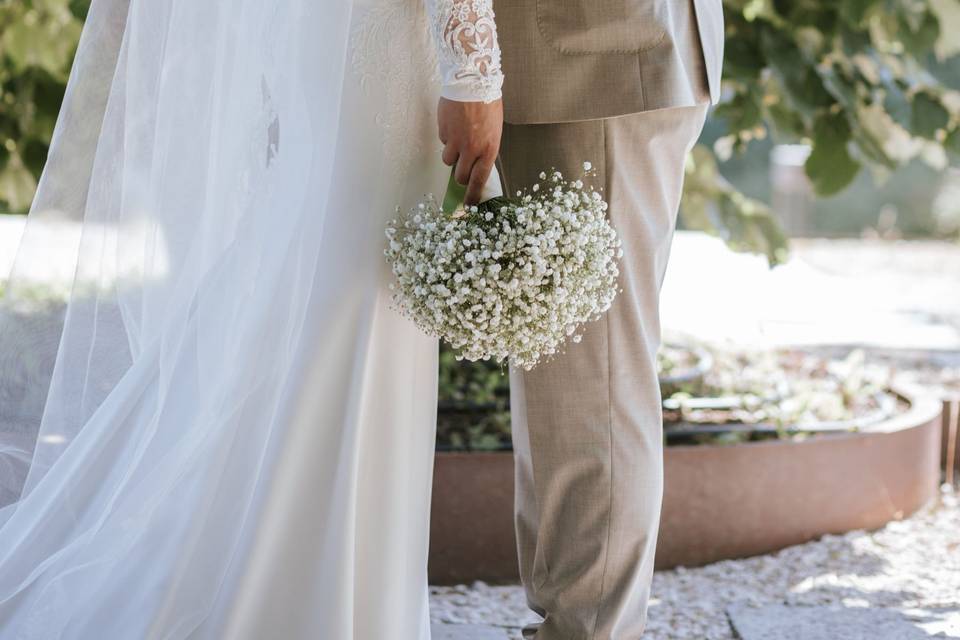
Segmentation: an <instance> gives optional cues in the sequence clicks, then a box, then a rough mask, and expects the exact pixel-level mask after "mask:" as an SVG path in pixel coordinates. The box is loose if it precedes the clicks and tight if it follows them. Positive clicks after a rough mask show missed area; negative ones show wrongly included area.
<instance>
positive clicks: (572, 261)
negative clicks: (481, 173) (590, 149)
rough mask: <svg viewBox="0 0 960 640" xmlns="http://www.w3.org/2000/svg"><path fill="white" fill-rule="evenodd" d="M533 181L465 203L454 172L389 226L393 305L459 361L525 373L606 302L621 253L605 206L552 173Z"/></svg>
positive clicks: (614, 286)
mask: <svg viewBox="0 0 960 640" xmlns="http://www.w3.org/2000/svg"><path fill="white" fill-rule="evenodd" d="M584 171H585V176H586V175H591V173H592V169H591V166H590V163H584ZM585 176H584V177H585ZM540 179H541V182H539V183H537V184H535V185H533V186H532V188H531V189H530V190H529V191H526V192H518V193H517V194H516V197H512V198H506V197H502V196H500V197H495V198H492V199H490V200H487V201H486V202H484V203H482V204H480V205H478V206H472V207H467V208H464V207H463V206H462V205H461V203H462V194H463V188H462V187H460V185H457V183H456V182H455V181H454V180H453V178H452V177H451V180H450V187H449V188H448V191H447V196H446V197H445V198H444V203H443V204H441V203H438V202H437V200H436V199H435V198H434V197H433V196H432V195H428V196H427V198H426V199H425V200H424V202H422V203H420V204H419V205H417V206H416V207H414V208H412V209H411V210H410V211H409V212H408V213H406V214H405V215H400V211H399V209H398V210H397V213H398V217H397V219H394V220H391V221H390V223H389V225H388V226H387V231H386V233H387V238H388V240H389V245H388V247H387V249H386V251H385V252H384V253H385V254H386V256H387V260H388V262H389V263H390V265H391V266H392V268H393V273H394V275H396V279H397V281H396V283H395V284H392V285H391V289H392V290H393V291H394V301H395V303H396V306H397V307H398V309H399V310H400V311H401V312H402V313H403V314H404V315H406V316H407V317H409V318H411V319H412V320H413V321H414V322H415V323H416V324H417V325H418V326H419V327H420V328H421V329H422V330H423V331H425V332H426V333H428V334H429V335H433V336H438V337H440V338H443V339H444V340H446V341H447V342H448V343H450V345H451V346H452V347H453V349H454V350H455V351H456V352H457V353H458V357H459V358H466V359H468V360H482V359H487V358H496V359H497V360H500V361H501V362H502V361H504V360H509V361H510V362H511V363H512V364H514V365H515V366H519V367H522V368H524V369H530V368H532V367H533V366H534V365H536V364H537V362H538V361H540V359H541V358H543V357H545V356H550V355H552V354H555V353H556V352H557V351H558V350H559V349H560V347H561V346H562V344H563V342H564V340H565V339H566V338H567V337H570V339H572V340H573V341H574V342H579V341H580V335H581V334H580V330H581V329H582V325H583V324H584V323H585V322H587V321H590V320H596V319H597V318H599V317H600V315H601V314H602V313H603V312H605V311H606V310H607V309H609V308H610V304H611V303H612V302H613V299H614V296H615V295H616V293H617V277H618V274H619V270H618V267H617V259H618V258H620V257H621V256H622V254H623V251H622V249H621V248H620V240H619V238H618V237H617V233H616V231H615V230H614V229H613V227H611V226H610V223H609V222H608V221H607V217H606V210H607V203H606V202H604V200H603V198H602V197H601V195H600V194H599V193H598V192H597V191H595V190H594V189H593V188H591V187H586V186H584V183H583V181H582V180H579V179H578V180H575V181H572V182H571V181H566V180H564V178H563V176H562V175H561V174H560V173H559V172H557V171H554V172H552V173H551V174H550V175H549V176H548V175H547V174H546V173H541V174H540Z"/></svg>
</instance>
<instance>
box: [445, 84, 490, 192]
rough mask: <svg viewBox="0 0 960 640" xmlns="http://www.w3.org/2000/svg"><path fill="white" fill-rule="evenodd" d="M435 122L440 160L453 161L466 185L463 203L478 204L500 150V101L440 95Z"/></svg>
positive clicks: (458, 175)
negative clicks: (461, 100) (453, 98)
mask: <svg viewBox="0 0 960 640" xmlns="http://www.w3.org/2000/svg"><path fill="white" fill-rule="evenodd" d="M437 123H438V124H439V126H440V142H442V143H443V162H444V164H446V165H448V166H453V165H454V164H456V165H457V168H456V169H455V170H454V172H453V175H454V178H456V180H457V182H459V183H460V184H465V185H467V194H466V197H465V198H464V204H467V205H472V204H478V203H479V202H480V193H481V192H482V190H483V185H484V184H485V183H486V181H487V177H489V175H490V172H491V171H492V170H493V163H494V162H495V161H496V159H497V153H499V151H500V136H501V134H502V133H503V102H501V101H500V100H497V101H495V102H490V103H484V102H457V101H455V100H447V99H446V98H440V105H439V107H438V108H437Z"/></svg>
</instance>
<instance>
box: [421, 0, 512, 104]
mask: <svg viewBox="0 0 960 640" xmlns="http://www.w3.org/2000/svg"><path fill="white" fill-rule="evenodd" d="M426 2H427V4H428V10H429V12H430V16H431V25H432V31H433V36H434V40H435V42H436V44H437V48H438V50H439V61H440V76H441V78H442V79H443V87H442V89H441V92H440V94H441V95H442V96H443V97H444V98H448V99H450V100H457V101H460V102H478V101H483V102H492V101H493V100H497V99H499V98H500V95H501V92H500V88H501V86H502V85H503V72H502V71H501V70H500V45H499V44H498V43H497V25H496V23H495V22H494V19H493V18H494V15H493V0H426Z"/></svg>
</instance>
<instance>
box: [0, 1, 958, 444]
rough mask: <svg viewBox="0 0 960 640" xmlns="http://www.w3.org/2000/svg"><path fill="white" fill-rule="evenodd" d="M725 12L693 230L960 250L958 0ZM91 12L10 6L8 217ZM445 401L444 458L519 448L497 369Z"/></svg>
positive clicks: (4, 181)
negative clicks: (716, 95)
mask: <svg viewBox="0 0 960 640" xmlns="http://www.w3.org/2000/svg"><path fill="white" fill-rule="evenodd" d="M723 1H724V7H725V16H726V34H727V45H726V59H725V65H724V94H723V100H722V103H721V105H719V106H718V108H716V109H715V111H714V112H713V114H712V116H711V118H710V120H709V122H708V124H707V127H706V129H705V131H704V135H703V137H702V139H701V143H700V145H698V147H697V148H696V149H695V150H694V153H693V154H692V155H691V159H690V162H689V163H688V170H687V180H686V185H685V189H686V193H685V197H684V204H683V208H682V211H681V223H680V224H681V227H685V228H688V229H697V230H703V231H706V232H708V233H711V234H715V235H719V236H721V237H722V238H724V240H725V241H726V242H727V244H728V245H729V246H730V247H731V248H733V249H736V250H745V251H753V252H758V253H762V254H764V255H766V256H767V259H768V261H769V262H770V263H771V264H776V263H779V262H782V261H784V260H785V259H786V258H787V254H788V238H789V236H790V235H791V234H793V235H814V236H831V237H835V236H854V237H859V236H863V235H873V236H879V237H940V238H943V237H958V235H960V172H958V170H957V169H951V166H956V165H957V164H960V91H958V89H960V57H958V54H960V2H958V0H723ZM88 4H89V0H0V212H4V213H14V214H16V213H24V212H26V211H27V209H28V208H29V206H30V202H31V200H32V197H33V193H34V190H35V188H36V184H37V179H38V178H39V175H40V172H41V170H42V167H43V164H44V162H45V159H46V154H47V146H48V143H49V140H50V136H51V134H52V131H53V127H54V124H55V121H56V116H57V112H58V110H59V106H60V101H61V99H62V96H63V92H64V89H65V84H66V80H67V77H68V74H69V69H70V64H71V60H72V57H73V53H74V51H75V49H76V44H77V41H78V39H79V36H80V31H81V27H82V24H83V19H84V17H85V15H86V11H87V8H88ZM785 144H786V145H792V146H789V147H782V146H781V145H785ZM778 149H782V150H785V151H786V152H785V153H780V152H779V151H778ZM778 154H779V155H778ZM777 157H782V158H787V162H786V164H785V165H784V166H778V164H777V161H774V162H772V161H771V158H777ZM777 171H781V172H782V175H783V180H785V181H786V182H785V184H786V183H790V181H791V180H792V181H793V183H792V184H794V185H796V183H797V176H796V175H791V173H790V172H791V171H793V172H794V173H799V175H800V177H802V178H803V181H802V185H801V187H800V191H801V192H803V190H804V189H806V190H807V191H808V193H806V192H803V193H801V195H800V200H801V201H800V202H799V204H798V201H797V200H796V198H795V197H794V196H796V193H794V194H793V195H791V196H790V197H789V198H786V199H784V196H783V195H782V194H781V196H780V199H779V200H778V192H777V189H778V187H777V180H778V178H776V175H779V174H777ZM791 193H792V192H791ZM791 198H793V199H791ZM798 210H799V211H800V213H797V211H798ZM798 215H801V216H802V217H803V219H802V220H801V221H800V222H798V221H797V220H796V219H793V218H792V217H791V216H793V217H796V216H798ZM440 391H441V403H440V438H439V444H440V446H441V447H444V448H480V449H495V448H500V447H503V446H506V445H507V443H508V442H509V415H508V411H507V407H508V402H509V399H508V384H507V379H506V376H505V375H504V373H503V371H502V369H501V368H500V367H499V366H498V365H496V364H492V363H463V362H457V361H456V359H455V357H454V355H453V354H452V353H450V352H449V351H448V350H447V349H443V350H442V352H441V389H440Z"/></svg>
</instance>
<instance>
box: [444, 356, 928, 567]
mask: <svg viewBox="0 0 960 640" xmlns="http://www.w3.org/2000/svg"><path fill="white" fill-rule="evenodd" d="M857 357H859V356H857ZM693 361H695V362H702V358H699V357H698V358H694V359H693ZM844 362H845V363H846V367H847V369H846V370H847V371H848V372H849V371H854V370H857V371H859V370H860V369H858V367H859V366H860V365H859V364H857V363H856V362H853V361H851V360H845V361H844ZM808 364H809V363H808ZM854 365H856V366H854ZM838 375H839V374H838ZM857 375H858V376H859V374H857ZM842 377H843V376H842V375H839V378H842ZM868 377H869V376H868ZM839 378H838V379H839ZM690 380H695V381H696V383H697V384H704V383H709V380H708V375H707V373H706V372H704V371H701V372H700V373H698V374H697V375H696V376H692V377H690V376H688V377H687V378H686V382H689V381H690ZM859 380H860V382H857V384H855V385H854V384H852V383H851V384H849V385H848V386H847V388H846V389H845V390H844V391H841V393H846V394H847V396H846V397H847V398H848V399H850V400H851V401H850V402H847V403H841V404H845V405H846V408H847V409H855V410H853V411H852V412H851V411H846V410H842V408H838V406H836V405H835V404H834V405H831V403H829V402H827V403H826V404H825V405H824V406H823V407H821V408H820V410H817V411H815V410H813V409H810V408H809V407H808V408H807V409H809V410H806V409H804V410H800V411H799V413H797V411H794V410H792V411H790V412H781V414H780V415H781V416H783V415H791V416H794V418H793V419H796V416H797V415H800V416H801V419H798V420H797V424H791V423H789V422H786V421H784V420H783V419H776V418H777V417H776V415H775V414H776V411H772V410H771V409H770V407H769V406H767V409H766V410H762V409H758V407H761V408H762V407H764V406H766V405H765V403H764V402H763V401H762V400H764V398H762V397H760V400H761V401H760V402H759V403H758V402H757V401H756V399H754V400H751V401H749V403H747V405H748V406H747V409H749V411H747V412H746V413H743V410H744V407H743V406H737V407H731V406H730V405H732V404H734V403H732V402H729V403H727V405H725V406H724V407H722V408H721V409H720V410H722V411H731V412H734V413H736V412H741V415H740V419H737V420H733V421H732V422H726V423H724V422H723V421H720V420H717V418H718V416H717V415H711V416H705V415H704V414H698V413H697V412H698V411H700V409H702V407H700V408H697V407H696V406H695V407H693V408H691V407H690V406H689V405H688V407H687V408H686V411H685V413H684V417H686V418H688V419H687V420H678V421H675V422H673V423H670V424H668V425H667V426H666V428H665V435H666V438H667V442H668V444H669V445H670V446H667V447H666V448H665V469H664V473H665V487H666V488H665V493H664V502H663V510H662V517H661V527H660V536H659V544H658V551H657V566H658V567H660V568H665V567H673V566H678V565H684V566H695V565H700V564H705V563H709V562H713V561H716V560H720V559H724V558H732V557H742V556H748V555H754V554H759V553H765V552H769V551H772V550H775V549H779V548H783V547H785V546H789V545H793V544H798V543H800V542H804V541H807V540H811V539H814V538H817V537H819V536H821V535H823V534H826V533H841V532H844V531H849V530H852V529H860V528H866V529H871V528H876V527H880V526H882V525H883V524H885V523H886V522H889V521H890V520H893V519H897V518H902V517H905V516H906V515H909V514H910V513H912V512H914V511H915V510H917V509H918V508H920V507H921V506H923V505H924V504H925V503H926V502H928V501H929V500H930V499H932V498H933V497H934V495H935V493H936V487H937V485H938V481H939V478H940V446H941V413H942V404H941V402H940V401H939V399H938V398H937V397H936V396H932V395H928V394H925V393H923V392H919V391H916V390H915V389H914V390H910V391H906V390H902V389H897V388H892V387H882V388H874V384H873V382H869V383H864V382H863V380H864V378H863V377H860V378H859ZM827 386H829V384H828V385H827ZM807 392H808V393H811V394H812V396H811V397H819V396H818V395H817V394H818V392H817V390H816V389H813V390H811V389H807ZM861 392H862V393H861ZM665 397H667V398H668V399H669V398H670V397H673V393H671V394H670V395H669V396H668V395H667V394H665ZM689 397H695V396H693V395H690V396H689ZM704 397H706V396H704ZM821 399H822V398H821ZM767 400H768V402H767V403H766V404H769V400H770V399H767ZM781 400H782V398H781ZM813 404H816V403H813ZM667 405H668V407H667V408H666V409H665V415H666V416H669V413H670V411H671V410H672V409H670V408H669V407H670V403H669V402H667ZM824 407H825V408H824ZM708 409H709V411H711V412H713V411H717V409H716V407H710V408H708ZM793 409H797V408H796V407H793ZM801 409H802V408H801ZM677 410H678V411H679V408H677ZM751 416H753V417H754V418H756V420H754V421H753V422H752V423H751V422H750V420H749V418H750V417H751ZM825 416H833V417H834V418H836V419H831V420H828V419H824V417H825ZM727 417H728V418H729V415H728V416H727ZM706 418H709V419H706ZM743 418H747V419H746V420H745V419H743ZM814 418H815V419H814ZM671 433H672V434H673V435H674V436H676V435H677V434H680V436H682V437H672V436H671ZM685 438H686V439H687V440H686V441H685V440H684V439H685ZM691 438H692V439H691ZM684 442H685V443H684ZM516 571H517V570H516V556H515V540H514V534H513V461H512V455H511V453H510V452H509V451H487V452H476V451H475V452H469V453H465V452H440V453H438V457H437V461H436V466H435V475H434V501H433V515H432V523H431V558H430V573H431V581H432V582H433V583H435V584H449V583H462V582H470V581H472V580H477V579H482V580H487V581H494V582H496V581H515V580H517V572H516Z"/></svg>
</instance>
